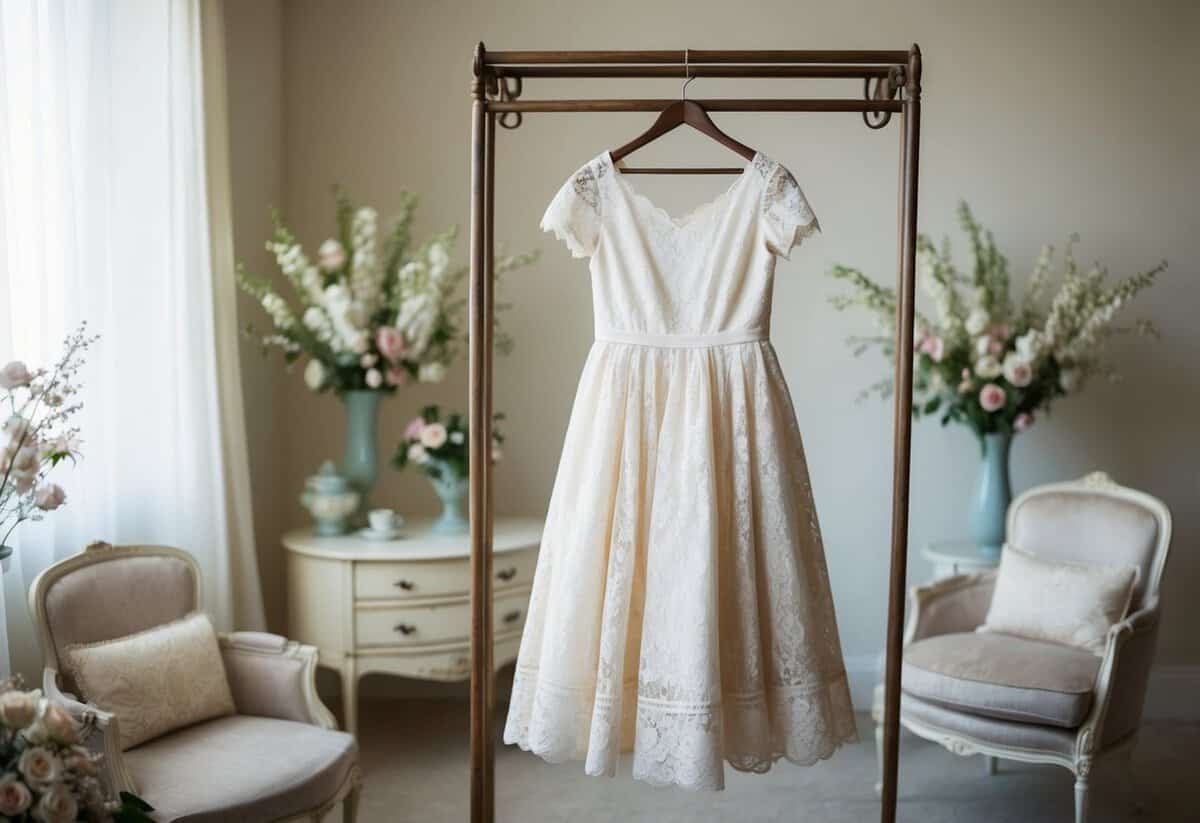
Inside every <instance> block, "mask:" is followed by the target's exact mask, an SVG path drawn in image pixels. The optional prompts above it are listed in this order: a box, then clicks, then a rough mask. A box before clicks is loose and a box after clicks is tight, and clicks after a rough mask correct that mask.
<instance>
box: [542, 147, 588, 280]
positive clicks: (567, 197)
mask: <svg viewBox="0 0 1200 823" xmlns="http://www.w3.org/2000/svg"><path fill="white" fill-rule="evenodd" d="M594 165H595V163H589V164H588V165H586V166H584V167H583V168H581V169H580V170H579V171H577V172H575V173H574V174H573V175H571V177H570V178H569V179H568V180H567V182H565V183H563V185H562V188H560V189H559V190H558V194H556V195H554V199H553V200H551V201H550V205H549V207H547V209H546V213H545V214H544V215H542V231H552V232H554V234H555V235H556V236H557V237H558V239H559V240H561V241H562V242H563V243H565V244H566V245H567V248H569V249H570V250H571V256H572V257H591V256H592V254H593V253H595V251H596V244H597V243H598V242H599V240H600V184H599V175H598V174H597V173H596V170H595V169H594V168H593V166H594Z"/></svg>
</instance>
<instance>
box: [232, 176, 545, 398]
mask: <svg viewBox="0 0 1200 823" xmlns="http://www.w3.org/2000/svg"><path fill="white" fill-rule="evenodd" d="M335 191H336V198H337V200H336V202H337V206H336V216H337V235H336V236H335V237H331V238H329V239H327V240H326V241H325V242H323V243H322V244H321V245H320V247H319V248H318V249H317V259H316V262H313V261H311V260H310V259H309V258H308V256H307V255H306V254H305V252H304V249H303V248H302V247H301V245H300V243H299V242H297V240H296V238H295V236H294V235H293V234H292V232H291V231H290V230H289V229H288V228H287V226H285V225H284V223H283V221H282V219H281V218H280V216H279V213H278V212H276V213H274V215H273V219H274V221H275V233H274V236H273V237H272V239H271V240H270V241H268V242H267V250H268V251H270V252H272V253H273V254H274V255H275V260H276V263H277V264H278V265H279V268H280V270H281V271H282V272H283V275H284V277H285V278H286V279H287V281H288V282H289V284H290V285H291V287H292V290H293V291H294V293H295V294H294V296H293V298H292V299H291V300H289V299H288V298H285V297H284V296H283V295H282V294H280V293H279V292H278V291H276V290H275V288H274V287H273V286H272V285H271V282H270V280H268V279H267V278H264V277H258V276H254V275H251V274H249V273H247V272H246V271H245V269H244V268H243V267H241V266H239V267H238V282H239V284H240V285H241V287H242V289H243V290H245V291H246V292H247V293H249V294H251V295H253V296H254V297H255V298H256V299H257V300H258V301H259V302H260V303H261V304H262V307H263V309H264V310H265V311H266V312H267V315H268V316H269V317H270V319H271V322H272V324H273V326H274V328H273V330H272V332H271V333H270V334H267V335H265V336H263V337H262V338H261V341H262V344H263V346H264V349H265V348H269V347H277V348H279V349H282V351H283V355H284V358H285V360H286V361H287V362H288V363H289V364H291V363H294V362H296V361H297V360H299V359H300V358H302V357H304V356H307V357H308V363H307V365H306V367H305V369H304V380H305V383H306V384H307V385H308V387H309V388H310V389H312V390H313V391H324V390H326V389H333V390H334V391H335V392H338V393H342V392H346V391H353V390H363V389H367V390H379V391H394V390H395V389H396V387H397V386H402V385H404V384H405V383H408V382H410V381H413V380H416V381H420V382H423V383H437V382H440V381H441V380H442V379H443V378H444V377H445V375H446V368H447V366H449V365H450V363H451V362H453V360H454V359H455V358H456V357H457V356H458V354H459V353H460V350H461V347H462V342H463V340H464V339H465V335H464V333H463V332H462V330H461V326H462V317H463V313H464V309H465V306H466V300H465V299H464V298H463V297H462V296H461V294H460V288H461V286H462V285H463V283H464V281H465V279H466V276H467V272H468V270H467V268H466V267H465V266H453V265H451V262H450V253H451V251H452V249H453V246H454V241H455V237H456V234H457V231H456V229H455V228H450V229H448V230H446V231H443V232H442V233H441V234H438V235H435V236H434V237H433V238H431V239H430V240H427V241H426V242H424V243H422V244H419V245H415V246H414V245H413V243H412V220H413V215H414V212H415V208H416V197H415V196H414V195H412V194H410V193H408V192H403V193H401V196H400V211H399V214H398V215H397V217H396V218H395V221H394V222H393V224H392V228H391V230H390V232H389V233H388V236H387V238H386V240H385V241H384V243H383V248H382V250H381V249H380V248H379V243H378V236H377V234H378V223H379V218H378V213H377V212H376V211H375V209H373V208H370V207H367V206H363V207H356V206H355V205H354V204H353V203H351V201H350V199H349V198H348V197H347V196H346V195H345V194H344V193H343V192H342V191H341V190H340V189H336V190H335ZM536 258H537V254H536V253H531V254H523V255H514V256H504V257H499V258H497V259H496V261H495V267H494V269H495V273H496V276H497V277H499V276H500V275H502V274H505V273H507V272H509V271H511V270H513V269H515V268H518V267H520V266H524V265H527V264H529V263H531V262H533V261H534V260H535V259H536ZM498 308H505V307H504V306H498ZM249 331H250V333H252V334H253V333H254V330H253V328H251V329H250V330H249ZM495 340H496V347H497V349H499V350H500V351H501V352H502V353H505V352H507V351H508V350H509V349H510V348H511V345H512V341H511V339H510V338H509V337H508V336H507V335H506V334H505V333H504V332H503V330H502V329H500V328H499V327H497V329H496V332H495Z"/></svg>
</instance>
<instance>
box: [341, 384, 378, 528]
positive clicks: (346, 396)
mask: <svg viewBox="0 0 1200 823" xmlns="http://www.w3.org/2000/svg"><path fill="white" fill-rule="evenodd" d="M382 397H383V394H382V392H377V391H347V392H342V401H343V402H344V403H345V404H346V452H345V455H344V456H343V457H342V474H343V475H344V476H345V478H346V479H347V480H349V481H350V485H351V486H353V487H354V490H355V491H356V492H358V501H359V502H358V514H359V515H360V517H359V518H358V519H361V514H362V513H363V512H365V511H368V510H369V509H370V502H369V498H370V497H371V490H372V489H373V488H375V480H376V479H377V478H378V476H379V459H378V453H377V451H378V450H377V449H376V441H377V440H378V435H379V401H380V398H382Z"/></svg>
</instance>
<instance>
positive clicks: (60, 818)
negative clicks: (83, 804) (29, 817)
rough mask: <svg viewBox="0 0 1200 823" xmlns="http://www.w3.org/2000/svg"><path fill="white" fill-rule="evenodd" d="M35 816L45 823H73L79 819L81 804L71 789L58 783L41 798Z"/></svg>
mask: <svg viewBox="0 0 1200 823" xmlns="http://www.w3.org/2000/svg"><path fill="white" fill-rule="evenodd" d="M33 816H34V817H35V818H37V819H38V820H43V821H45V823H71V821H74V820H75V819H77V818H78V817H79V803H78V801H76V800H75V796H74V795H73V794H71V790H70V789H68V788H67V787H66V786H65V785H63V784H62V783H58V784H55V785H53V786H51V787H50V788H49V789H48V790H47V791H46V793H45V794H43V795H42V796H41V799H39V800H38V804H37V809H35V810H34V812H33Z"/></svg>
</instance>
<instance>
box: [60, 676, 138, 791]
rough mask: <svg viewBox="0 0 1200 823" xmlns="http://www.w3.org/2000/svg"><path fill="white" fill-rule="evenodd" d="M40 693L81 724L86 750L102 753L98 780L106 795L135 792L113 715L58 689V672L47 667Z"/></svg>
mask: <svg viewBox="0 0 1200 823" xmlns="http://www.w3.org/2000/svg"><path fill="white" fill-rule="evenodd" d="M42 694H43V695H45V697H46V699H47V700H49V701H50V702H51V703H57V704H58V705H60V706H62V707H63V708H64V709H66V710H67V712H68V713H70V715H71V716H72V717H73V718H75V719H76V720H77V721H79V723H81V724H83V726H84V729H85V737H84V740H83V741H82V743H83V745H84V746H86V747H87V748H88V750H89V751H91V752H93V753H96V754H100V755H103V756H104V760H103V761H102V762H101V764H100V766H101V772H100V779H101V782H102V783H103V784H104V789H105V792H106V793H107V794H108V796H109V797H117V795H118V794H119V793H120V792H133V793H134V794H136V793H137V786H136V784H135V783H134V780H133V775H131V774H130V773H129V769H128V768H127V767H126V765H125V756H124V754H123V753H122V751H121V733H120V729H119V727H118V725H117V717H116V715H114V714H112V713H110V712H106V711H104V710H103V709H101V708H99V707H98V706H93V705H90V704H86V703H81V702H79V701H78V700H76V699H75V698H74V697H73V696H72V695H69V694H66V693H65V692H63V691H61V690H60V689H59V688H58V671H57V670H55V669H50V668H47V669H45V671H44V672H43V673H42Z"/></svg>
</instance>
